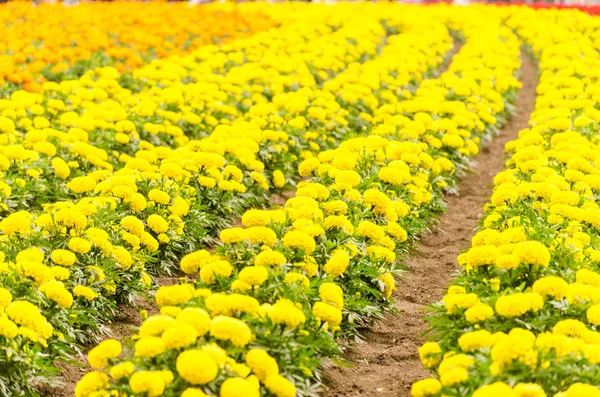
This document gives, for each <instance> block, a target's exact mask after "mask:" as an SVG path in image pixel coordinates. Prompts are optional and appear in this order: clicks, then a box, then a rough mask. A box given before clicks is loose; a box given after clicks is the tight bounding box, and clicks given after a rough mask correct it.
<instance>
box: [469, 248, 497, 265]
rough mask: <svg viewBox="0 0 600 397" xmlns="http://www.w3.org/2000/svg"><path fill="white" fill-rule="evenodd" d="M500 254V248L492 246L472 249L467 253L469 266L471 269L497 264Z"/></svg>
mask: <svg viewBox="0 0 600 397" xmlns="http://www.w3.org/2000/svg"><path fill="white" fill-rule="evenodd" d="M499 254H500V251H499V250H498V248H496V247H494V246H492V245H482V246H475V247H471V248H470V249H469V251H467V258H466V259H467V265H468V266H471V267H479V266H483V265H493V264H495V263H496V258H497V257H498V255H499Z"/></svg>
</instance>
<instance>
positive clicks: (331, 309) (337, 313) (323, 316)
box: [312, 302, 342, 326]
mask: <svg viewBox="0 0 600 397" xmlns="http://www.w3.org/2000/svg"><path fill="white" fill-rule="evenodd" d="M312 313H313V316H315V317H316V318H317V319H318V320H321V321H325V322H327V323H328V324H329V325H330V326H336V325H340V323H341V322H342V311H341V310H340V309H339V308H337V307H335V306H333V305H330V304H329V303H326V302H316V303H315V304H314V305H313V309H312Z"/></svg>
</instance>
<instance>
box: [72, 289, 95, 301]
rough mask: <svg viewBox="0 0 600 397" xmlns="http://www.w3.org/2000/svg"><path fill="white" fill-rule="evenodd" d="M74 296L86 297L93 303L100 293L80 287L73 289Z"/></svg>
mask: <svg viewBox="0 0 600 397" xmlns="http://www.w3.org/2000/svg"><path fill="white" fill-rule="evenodd" d="M73 295H75V296H77V297H80V296H81V297H84V298H85V299H87V300H89V301H93V300H94V299H96V298H97V297H98V293H97V292H96V291H94V290H93V289H91V288H89V287H86V286H84V285H78V286H76V287H75V288H74V289H73Z"/></svg>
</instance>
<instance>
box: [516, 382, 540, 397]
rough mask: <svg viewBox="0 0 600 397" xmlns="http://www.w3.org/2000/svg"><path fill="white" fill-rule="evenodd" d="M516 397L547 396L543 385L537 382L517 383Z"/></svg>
mask: <svg viewBox="0 0 600 397" xmlns="http://www.w3.org/2000/svg"><path fill="white" fill-rule="evenodd" d="M513 393H514V394H515V397H546V392H544V389H543V388H542V386H540V385H538V384H536V383H517V384H516V385H515V387H514V388H513Z"/></svg>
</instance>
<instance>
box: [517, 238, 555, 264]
mask: <svg viewBox="0 0 600 397" xmlns="http://www.w3.org/2000/svg"><path fill="white" fill-rule="evenodd" d="M513 254H515V255H517V256H519V258H521V262H522V263H526V264H529V265H536V266H541V267H546V266H548V265H549V264H550V251H549V250H548V248H547V247H546V246H545V245H543V244H542V243H540V242H539V241H525V242H521V243H518V244H517V245H516V247H515V249H514V251H513Z"/></svg>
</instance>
